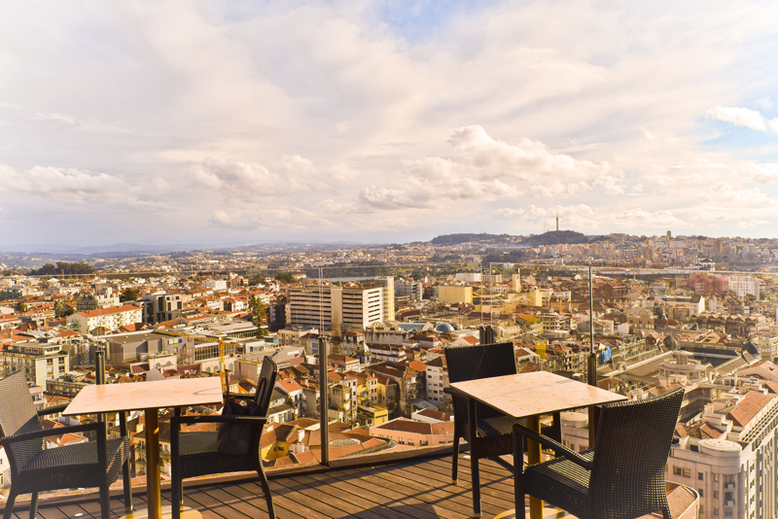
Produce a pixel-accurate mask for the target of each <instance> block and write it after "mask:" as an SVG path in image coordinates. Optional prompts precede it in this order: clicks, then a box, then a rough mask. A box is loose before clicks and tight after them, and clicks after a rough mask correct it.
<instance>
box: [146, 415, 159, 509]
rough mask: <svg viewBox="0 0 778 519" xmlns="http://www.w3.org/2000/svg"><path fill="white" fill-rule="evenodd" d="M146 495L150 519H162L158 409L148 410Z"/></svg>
mask: <svg viewBox="0 0 778 519" xmlns="http://www.w3.org/2000/svg"><path fill="white" fill-rule="evenodd" d="M144 415H145V417H146V493H147V498H148V501H149V510H148V514H149V519H162V490H161V489H160V475H159V419H158V416H157V410H156V409H146V410H145V411H144Z"/></svg>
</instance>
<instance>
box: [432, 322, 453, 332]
mask: <svg viewBox="0 0 778 519" xmlns="http://www.w3.org/2000/svg"><path fill="white" fill-rule="evenodd" d="M435 331H436V332H441V333H445V332H453V331H454V327H453V326H451V325H450V324H448V323H439V324H438V325H437V326H435Z"/></svg>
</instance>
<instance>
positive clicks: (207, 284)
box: [203, 279, 227, 292]
mask: <svg viewBox="0 0 778 519" xmlns="http://www.w3.org/2000/svg"><path fill="white" fill-rule="evenodd" d="M203 288H207V289H208V290H213V291H214V292H218V291H220V290H227V281H225V280H223V279H206V280H205V281H203Z"/></svg>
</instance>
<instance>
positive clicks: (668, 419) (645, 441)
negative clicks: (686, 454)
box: [589, 388, 684, 517]
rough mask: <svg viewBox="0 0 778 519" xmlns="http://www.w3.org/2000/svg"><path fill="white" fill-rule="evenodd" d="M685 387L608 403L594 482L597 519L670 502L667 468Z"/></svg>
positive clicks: (592, 491)
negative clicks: (642, 397) (650, 395)
mask: <svg viewBox="0 0 778 519" xmlns="http://www.w3.org/2000/svg"><path fill="white" fill-rule="evenodd" d="M683 395H684V389H683V388H678V389H676V390H673V391H669V392H667V393H665V394H664V395H661V396H658V397H652V398H648V399H645V400H633V401H629V402H619V403H614V404H608V405H604V406H603V407H602V411H601V413H600V422H599V426H598V427H597V440H596V443H595V451H594V452H595V453H596V454H595V457H594V467H593V469H592V473H591V481H590V484H589V492H590V493H589V497H590V506H591V507H592V508H593V510H594V513H593V514H592V517H640V516H642V515H645V514H649V513H651V512H655V511H656V510H658V509H659V508H660V506H661V505H662V503H666V496H667V490H666V488H665V466H666V464H667V456H668V453H669V452H670V445H671V442H672V439H673V431H674V430H675V425H676V423H677V421H678V413H679V411H680V408H681V402H682V400H683Z"/></svg>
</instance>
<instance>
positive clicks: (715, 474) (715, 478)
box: [713, 472, 719, 483]
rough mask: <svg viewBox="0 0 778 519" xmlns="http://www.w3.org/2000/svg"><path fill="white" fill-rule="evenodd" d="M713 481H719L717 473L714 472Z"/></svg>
mask: <svg viewBox="0 0 778 519" xmlns="http://www.w3.org/2000/svg"><path fill="white" fill-rule="evenodd" d="M713 481H715V482H716V483H718V482H719V475H718V474H717V473H716V472H714V473H713Z"/></svg>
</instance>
